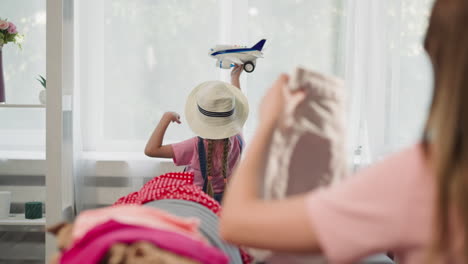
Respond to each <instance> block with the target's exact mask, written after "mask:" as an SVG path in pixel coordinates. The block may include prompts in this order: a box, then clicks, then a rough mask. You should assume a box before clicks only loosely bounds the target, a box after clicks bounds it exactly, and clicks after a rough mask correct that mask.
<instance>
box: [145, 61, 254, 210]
mask: <svg viewBox="0 0 468 264" xmlns="http://www.w3.org/2000/svg"><path fill="white" fill-rule="evenodd" d="M241 72H242V66H241V65H236V66H235V67H234V69H233V70H232V72H231V83H232V85H230V84H228V83H224V82H220V81H208V82H204V83H202V84H200V85H198V86H197V87H195V89H193V91H192V93H191V94H190V95H189V97H188V99H187V103H186V105H185V115H186V119H187V122H188V125H189V126H190V128H191V129H192V130H193V132H194V133H195V134H196V135H197V136H198V137H193V138H191V139H188V140H185V141H182V142H180V143H176V144H172V145H162V142H163V138H164V134H165V132H166V129H167V127H168V126H169V123H171V122H176V123H178V124H180V123H181V122H180V116H179V115H178V114H177V113H174V112H167V113H165V114H164V115H163V117H162V118H161V120H160V121H159V124H158V126H157V127H156V129H155V130H154V132H153V134H152V135H151V138H150V139H149V141H148V143H147V145H146V148H145V154H146V155H147V156H149V157H157V158H172V159H173V160H174V163H175V164H176V165H178V166H187V167H186V171H187V172H193V174H194V176H195V179H194V184H195V185H197V186H199V187H201V188H203V190H204V191H205V192H206V193H208V194H209V195H210V196H212V197H214V198H215V199H216V200H217V201H218V202H221V200H222V197H223V193H224V188H225V186H226V183H227V179H228V178H229V177H230V175H231V172H232V170H233V168H234V167H235V165H236V164H237V162H238V161H239V160H240V155H241V152H242V145H243V143H242V142H243V139H242V137H241V135H240V132H241V130H242V127H243V125H244V123H245V121H246V120H247V116H248V111H249V107H248V102H247V98H246V97H245V96H244V95H243V94H242V92H241V91H240V84H239V77H240V74H241Z"/></svg>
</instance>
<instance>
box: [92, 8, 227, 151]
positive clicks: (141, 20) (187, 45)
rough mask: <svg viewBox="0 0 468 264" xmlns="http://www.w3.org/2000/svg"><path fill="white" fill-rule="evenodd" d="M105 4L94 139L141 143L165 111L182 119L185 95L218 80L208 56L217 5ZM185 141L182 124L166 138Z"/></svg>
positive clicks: (185, 130) (213, 39)
mask: <svg viewBox="0 0 468 264" xmlns="http://www.w3.org/2000/svg"><path fill="white" fill-rule="evenodd" d="M104 3H105V4H104V8H103V15H104V20H103V21H102V23H104V25H103V34H104V39H103V42H104V43H105V48H104V55H103V62H102V63H103V71H102V75H103V83H104V89H103V90H104V92H103V98H102V100H103V102H102V103H103V109H102V113H103V114H102V117H103V118H102V131H101V134H102V139H103V140H101V139H98V140H99V141H101V142H102V141H108V142H111V141H145V140H147V139H148V137H149V135H150V133H151V132H152V130H153V129H154V128H155V126H156V124H157V122H158V121H159V119H160V118H161V116H162V114H163V113H164V112H165V111H176V112H178V113H179V114H181V115H182V116H184V105H185V100H186V97H187V95H188V94H189V92H190V91H191V90H192V89H193V88H194V87H195V86H196V85H197V84H199V83H201V82H203V81H206V80H212V79H217V78H218V70H217V69H216V67H214V61H213V60H212V59H211V58H209V56H208V49H209V48H210V47H211V46H212V45H213V44H214V43H216V41H217V38H218V37H217V36H218V13H219V12H218V4H217V1H215V0H210V1H206V0H195V1H186V0H167V1H153V0H147V1H140V0H139V1H129V0H112V1H111V0H106V1H104ZM207 65H208V66H207ZM211 65H212V67H210V66H211ZM91 81H92V80H91ZM91 94H92V93H91ZM99 103H100V102H99ZM189 136H191V132H190V129H189V128H188V126H187V125H186V122H183V124H182V125H180V126H178V125H174V126H171V127H170V128H169V131H168V133H167V136H166V138H165V139H166V140H168V141H179V140H182V139H185V138H188V137H189ZM133 148H134V150H136V149H137V148H138V150H141V149H140V147H139V146H135V145H134V147H133Z"/></svg>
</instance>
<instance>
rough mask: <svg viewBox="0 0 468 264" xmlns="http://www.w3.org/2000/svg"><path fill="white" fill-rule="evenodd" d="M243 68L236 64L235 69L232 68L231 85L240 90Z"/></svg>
mask: <svg viewBox="0 0 468 264" xmlns="http://www.w3.org/2000/svg"><path fill="white" fill-rule="evenodd" d="M242 70H243V67H242V65H238V64H236V66H234V68H232V71H231V84H232V85H234V86H236V87H237V88H239V89H240V80H239V79H240V75H241V73H242Z"/></svg>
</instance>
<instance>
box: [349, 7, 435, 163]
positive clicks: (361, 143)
mask: <svg viewBox="0 0 468 264" xmlns="http://www.w3.org/2000/svg"><path fill="white" fill-rule="evenodd" d="M432 3H433V0H392V1H374V0H360V1H347V7H346V10H347V20H346V26H345V27H346V34H345V35H346V39H345V42H344V49H345V58H346V60H345V64H344V69H345V70H344V72H345V74H344V75H345V80H346V86H347V89H348V94H349V98H350V108H349V109H350V112H349V119H348V127H349V132H350V134H349V137H350V138H349V143H350V144H349V146H350V156H351V157H353V161H354V162H353V163H352V165H353V166H354V167H355V168H356V167H359V166H365V165H367V164H369V163H371V162H374V161H375V160H378V159H380V158H382V157H383V156H385V155H387V154H388V153H389V152H393V151H395V150H397V149H400V148H401V147H403V146H405V145H408V144H410V143H414V142H416V141H417V140H418V139H419V138H421V132H422V128H423V124H424V122H425V120H426V113H427V109H428V106H429V101H430V98H431V94H432V72H431V67H430V64H429V60H428V58H427V56H426V54H425V52H424V49H423V45H422V44H423V37H424V35H425V31H426V28H427V22H428V16H429V14H430V10H431V7H432Z"/></svg>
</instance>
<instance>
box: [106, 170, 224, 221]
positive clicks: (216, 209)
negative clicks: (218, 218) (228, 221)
mask: <svg viewBox="0 0 468 264" xmlns="http://www.w3.org/2000/svg"><path fill="white" fill-rule="evenodd" d="M193 178H194V176H193V173H191V172H190V173H189V172H172V173H167V174H164V175H161V176H158V177H154V178H153V179H152V180H151V181H149V182H147V183H146V184H145V185H144V186H143V187H141V189H140V190H139V191H138V192H133V193H130V194H128V195H127V196H124V197H121V198H119V200H117V202H115V203H114V206H117V205H121V204H145V203H149V202H152V201H157V200H164V199H180V200H185V201H192V202H196V203H199V204H201V205H203V206H205V207H206V208H208V209H210V210H211V211H212V212H213V213H215V214H216V215H219V213H220V211H221V206H220V204H219V203H218V202H217V201H216V200H214V199H213V198H212V197H210V196H209V195H208V194H206V193H204V192H203V191H202V189H201V188H200V187H198V186H195V185H194V184H193Z"/></svg>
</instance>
